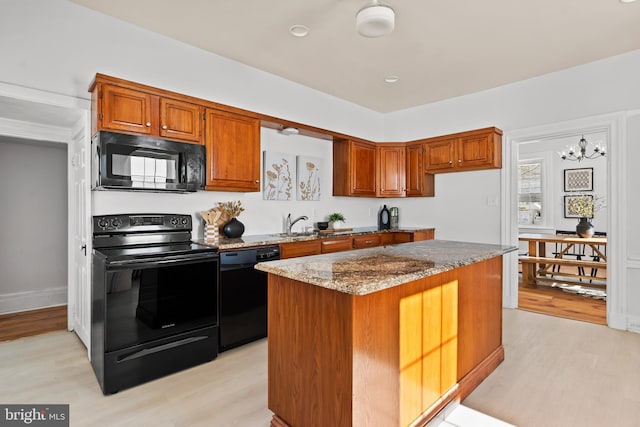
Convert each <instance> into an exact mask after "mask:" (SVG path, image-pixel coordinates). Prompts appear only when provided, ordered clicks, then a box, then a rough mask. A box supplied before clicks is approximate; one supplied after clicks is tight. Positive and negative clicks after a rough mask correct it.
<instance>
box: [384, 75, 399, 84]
mask: <svg viewBox="0 0 640 427" xmlns="http://www.w3.org/2000/svg"><path fill="white" fill-rule="evenodd" d="M398 80H400V77H398V76H387V77H385V78H384V81H385V82H387V83H395V82H397V81H398Z"/></svg>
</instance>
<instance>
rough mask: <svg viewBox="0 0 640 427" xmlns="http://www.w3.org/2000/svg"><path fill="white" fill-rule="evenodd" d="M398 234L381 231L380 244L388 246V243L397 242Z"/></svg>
mask: <svg viewBox="0 0 640 427" xmlns="http://www.w3.org/2000/svg"><path fill="white" fill-rule="evenodd" d="M396 234H398V233H397V232H391V233H380V245H382V246H386V245H393V244H394V243H397V242H396Z"/></svg>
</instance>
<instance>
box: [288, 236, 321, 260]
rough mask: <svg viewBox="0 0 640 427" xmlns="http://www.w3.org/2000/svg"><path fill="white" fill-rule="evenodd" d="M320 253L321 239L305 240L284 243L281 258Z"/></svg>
mask: <svg viewBox="0 0 640 427" xmlns="http://www.w3.org/2000/svg"><path fill="white" fill-rule="evenodd" d="M319 253H320V240H305V241H303V242H292V243H282V244H281V245H280V259H286V258H295V257H299V256H308V255H318V254H319Z"/></svg>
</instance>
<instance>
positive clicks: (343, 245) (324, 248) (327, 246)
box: [320, 237, 352, 254]
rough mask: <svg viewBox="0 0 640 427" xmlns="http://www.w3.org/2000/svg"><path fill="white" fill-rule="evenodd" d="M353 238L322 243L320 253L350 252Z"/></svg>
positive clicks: (329, 240)
mask: <svg viewBox="0 0 640 427" xmlns="http://www.w3.org/2000/svg"><path fill="white" fill-rule="evenodd" d="M351 249H352V247H351V237H341V238H339V239H327V240H322V241H321V242H320V252H321V253H323V254H329V253H332V252H342V251H350V250H351Z"/></svg>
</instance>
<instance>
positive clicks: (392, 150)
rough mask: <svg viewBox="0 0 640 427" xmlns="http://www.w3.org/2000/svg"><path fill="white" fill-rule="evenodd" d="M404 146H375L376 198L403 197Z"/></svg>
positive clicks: (404, 185) (404, 187)
mask: <svg viewBox="0 0 640 427" xmlns="http://www.w3.org/2000/svg"><path fill="white" fill-rule="evenodd" d="M404 157H405V144H376V162H377V169H376V172H377V183H378V185H377V192H376V196H378V197H404V196H405V194H406V193H405V190H406V182H405V161H404Z"/></svg>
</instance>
